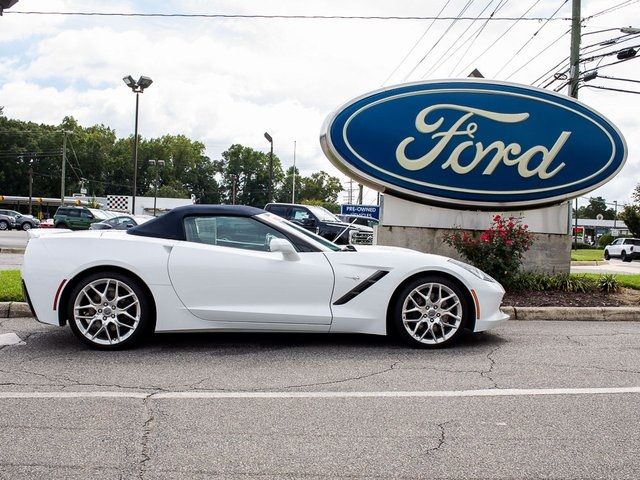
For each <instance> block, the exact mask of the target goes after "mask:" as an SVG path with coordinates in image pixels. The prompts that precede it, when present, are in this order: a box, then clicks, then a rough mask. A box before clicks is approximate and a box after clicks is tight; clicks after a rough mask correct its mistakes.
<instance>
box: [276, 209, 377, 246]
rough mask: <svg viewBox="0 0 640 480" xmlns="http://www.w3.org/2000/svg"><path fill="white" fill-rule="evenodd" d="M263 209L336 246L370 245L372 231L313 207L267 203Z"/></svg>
mask: <svg viewBox="0 0 640 480" xmlns="http://www.w3.org/2000/svg"><path fill="white" fill-rule="evenodd" d="M264 209H265V210H266V211H267V212H271V213H273V214H274V215H278V216H279V217H282V218H284V219H286V220H289V221H290V222H293V223H296V224H298V225H300V226H301V227H304V228H306V229H307V230H309V231H311V232H313V233H316V234H318V235H320V236H321V237H323V238H326V239H327V240H329V241H331V242H334V243H337V244H338V245H347V244H353V245H371V244H372V243H373V229H372V228H370V227H366V226H364V225H355V224H349V223H346V222H343V221H341V220H340V219H339V218H338V217H336V216H335V215H334V214H333V213H331V212H330V211H329V210H327V209H326V208H323V207H318V206H315V205H298V204H294V203H268V204H267V205H265V207H264Z"/></svg>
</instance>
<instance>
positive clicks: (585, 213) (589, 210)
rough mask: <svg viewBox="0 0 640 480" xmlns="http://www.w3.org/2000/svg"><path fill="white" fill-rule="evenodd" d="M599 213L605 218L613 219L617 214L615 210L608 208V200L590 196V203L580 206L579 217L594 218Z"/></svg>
mask: <svg viewBox="0 0 640 480" xmlns="http://www.w3.org/2000/svg"><path fill="white" fill-rule="evenodd" d="M574 213H575V212H574ZM598 215H602V217H603V218H604V219H605V220H613V218H614V216H615V210H614V209H613V208H607V201H606V200H605V199H604V198H602V197H590V198H589V204H588V205H584V206H582V207H580V208H578V217H579V218H591V219H594V218H596V217H597V216H598Z"/></svg>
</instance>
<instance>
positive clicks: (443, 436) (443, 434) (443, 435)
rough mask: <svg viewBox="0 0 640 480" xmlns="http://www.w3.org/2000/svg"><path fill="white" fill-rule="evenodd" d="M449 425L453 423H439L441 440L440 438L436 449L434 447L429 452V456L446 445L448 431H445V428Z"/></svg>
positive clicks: (448, 421)
mask: <svg viewBox="0 0 640 480" xmlns="http://www.w3.org/2000/svg"><path fill="white" fill-rule="evenodd" d="M447 423H451V421H450V420H447V421H446V422H442V423H438V425H437V427H438V428H439V429H440V438H438V444H437V445H436V446H435V447H432V448H430V449H428V450H427V453H428V454H429V453H434V452H437V451H438V450H440V448H442V446H443V445H444V443H445V441H446V438H447V436H446V430H445V426H446V425H447Z"/></svg>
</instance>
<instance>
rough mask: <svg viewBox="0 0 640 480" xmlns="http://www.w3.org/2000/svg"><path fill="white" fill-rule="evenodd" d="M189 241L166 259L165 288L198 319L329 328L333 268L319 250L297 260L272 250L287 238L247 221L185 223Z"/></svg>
mask: <svg viewBox="0 0 640 480" xmlns="http://www.w3.org/2000/svg"><path fill="white" fill-rule="evenodd" d="M184 227H185V233H186V238H187V241H183V242H178V244H177V245H176V246H174V247H173V249H172V251H171V254H170V256H169V265H168V268H169V275H170V277H171V283H172V284H173V287H174V289H175V291H176V293H177V295H178V297H179V298H180V300H181V301H182V303H183V304H184V305H185V306H186V308H187V309H189V311H191V313H193V314H194V315H195V316H197V317H199V318H202V319H204V320H210V321H219V322H237V324H238V325H239V327H238V328H243V324H244V326H245V327H246V328H250V326H248V325H247V322H249V323H256V324H258V323H259V324H308V325H329V324H330V323H331V318H332V317H331V307H330V302H331V294H332V291H333V282H334V277H333V270H332V268H331V265H330V264H329V261H328V260H327V259H326V258H325V256H324V255H323V254H322V252H301V253H299V254H298V255H297V257H298V259H296V260H291V259H287V258H285V256H284V255H283V254H282V253H279V252H271V251H270V249H269V242H270V239H271V238H273V237H276V238H285V236H284V235H283V234H282V233H280V232H279V231H277V230H275V229H273V228H272V227H270V226H268V225H265V224H263V223H261V222H259V221H258V220H256V219H254V218H251V217H229V216H202V217H187V218H186V219H185V220H184Z"/></svg>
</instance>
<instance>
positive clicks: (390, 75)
mask: <svg viewBox="0 0 640 480" xmlns="http://www.w3.org/2000/svg"><path fill="white" fill-rule="evenodd" d="M450 2H451V0H447V1H446V3H445V4H444V5H443V6H442V8H441V9H440V11H439V12H438V15H437V16H436V18H434V19H433V20H432V21H431V23H430V24H429V26H428V27H427V29H426V30H425V31H424V33H423V34H422V35H421V36H420V38H418V40H416V43H414V44H413V46H412V47H411V49H410V50H409V51H408V52H407V54H406V55H405V56H404V58H403V59H402V60H400V63H398V65H397V66H396V68H394V69H393V72H391V73H390V74H389V76H388V77H387V79H386V80H385V81H384V82H382V85H384V84H385V83H387V82H388V81H389V79H390V78H391V77H393V75H394V74H395V73H396V72H397V71H398V69H399V68H400V66H401V65H402V64H403V63H404V62H405V61H406V60H407V58H409V55H411V54H412V53H413V51H414V50H415V49H416V47H417V46H418V44H419V43H420V42H421V41H422V39H423V38H424V37H425V36H426V35H427V33H429V30H431V27H433V24H434V23H436V20H437V19H438V18H440V15H441V14H442V12H443V11H444V9H445V8H447V5H449V3H450Z"/></svg>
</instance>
